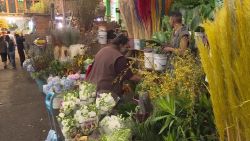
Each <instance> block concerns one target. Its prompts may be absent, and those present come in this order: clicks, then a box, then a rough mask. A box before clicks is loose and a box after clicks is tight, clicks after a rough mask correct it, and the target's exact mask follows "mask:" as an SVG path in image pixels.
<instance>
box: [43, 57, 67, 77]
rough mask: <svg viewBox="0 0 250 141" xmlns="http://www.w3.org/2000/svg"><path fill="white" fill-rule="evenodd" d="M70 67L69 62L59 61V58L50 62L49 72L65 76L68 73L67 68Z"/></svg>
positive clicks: (53, 74)
mask: <svg viewBox="0 0 250 141" xmlns="http://www.w3.org/2000/svg"><path fill="white" fill-rule="evenodd" d="M69 67H70V63H69V62H63V63H62V62H59V61H58V60H54V61H52V62H51V63H50V65H49V67H48V68H47V69H48V72H49V73H50V75H52V76H61V77H62V76H64V75H65V74H66V73H67V69H68V68H69Z"/></svg>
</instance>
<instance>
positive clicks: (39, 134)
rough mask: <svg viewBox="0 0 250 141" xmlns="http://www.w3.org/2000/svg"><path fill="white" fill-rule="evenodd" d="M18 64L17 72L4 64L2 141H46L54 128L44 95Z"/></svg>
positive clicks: (0, 104) (1, 74)
mask: <svg viewBox="0 0 250 141" xmlns="http://www.w3.org/2000/svg"><path fill="white" fill-rule="evenodd" d="M16 55H18V54H17V53H16ZM16 62H17V70H12V69H7V70H3V65H2V62H1V65H0V141H44V140H45V139H46V136H47V133H48V129H49V127H50V126H49V122H48V118H47V113H46V110H45V105H44V96H43V95H42V94H41V93H40V92H39V90H38V88H37V85H36V83H35V81H34V80H32V78H31V77H30V76H29V74H27V72H25V71H24V70H22V68H21V67H20V65H19V60H18V59H16ZM9 66H10V65H9Z"/></svg>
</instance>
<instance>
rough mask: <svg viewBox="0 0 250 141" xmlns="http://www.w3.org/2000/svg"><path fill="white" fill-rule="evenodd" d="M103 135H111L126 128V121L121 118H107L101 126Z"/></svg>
mask: <svg viewBox="0 0 250 141" xmlns="http://www.w3.org/2000/svg"><path fill="white" fill-rule="evenodd" d="M99 126H100V132H101V133H102V134H107V135H111V134H113V132H115V131H117V130H119V129H122V128H124V119H123V118H121V116H113V115H112V116H106V117H104V118H103V119H102V121H101V122H100V124H99Z"/></svg>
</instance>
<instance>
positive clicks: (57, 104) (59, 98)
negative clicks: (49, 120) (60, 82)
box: [53, 95, 63, 109]
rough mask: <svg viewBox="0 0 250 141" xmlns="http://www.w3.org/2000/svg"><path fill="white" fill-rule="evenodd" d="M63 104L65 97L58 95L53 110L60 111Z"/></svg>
mask: <svg viewBox="0 0 250 141" xmlns="http://www.w3.org/2000/svg"><path fill="white" fill-rule="evenodd" d="M62 102H63V96H62V95H57V96H55V98H54V99H53V109H60V108H61V106H62Z"/></svg>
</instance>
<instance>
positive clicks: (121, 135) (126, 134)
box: [100, 129, 131, 141]
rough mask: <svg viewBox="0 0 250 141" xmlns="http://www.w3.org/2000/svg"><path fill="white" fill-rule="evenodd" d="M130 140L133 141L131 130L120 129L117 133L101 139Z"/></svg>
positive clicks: (102, 140)
mask: <svg viewBox="0 0 250 141" xmlns="http://www.w3.org/2000/svg"><path fill="white" fill-rule="evenodd" d="M129 140H131V130H130V129H120V130H117V131H115V132H114V133H113V134H111V135H105V136H103V137H101V140H100V141H129Z"/></svg>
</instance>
